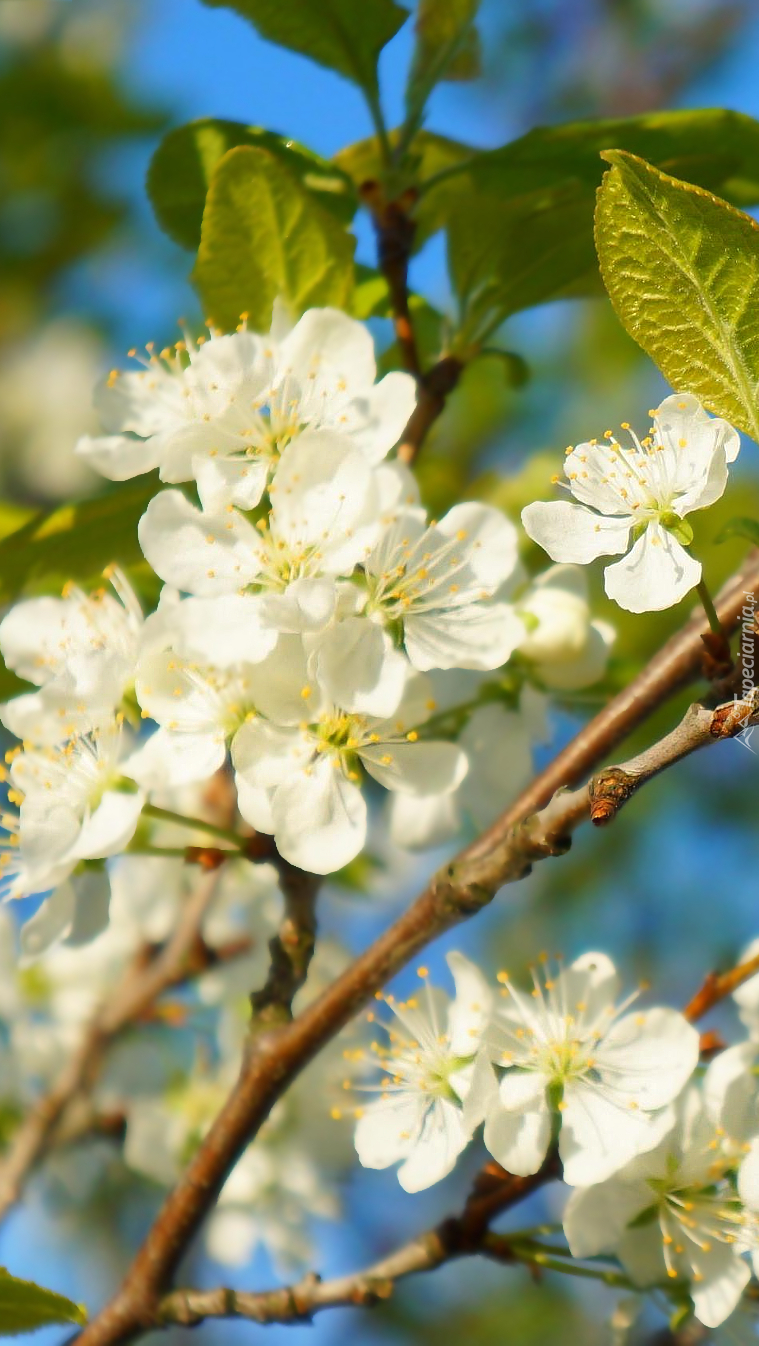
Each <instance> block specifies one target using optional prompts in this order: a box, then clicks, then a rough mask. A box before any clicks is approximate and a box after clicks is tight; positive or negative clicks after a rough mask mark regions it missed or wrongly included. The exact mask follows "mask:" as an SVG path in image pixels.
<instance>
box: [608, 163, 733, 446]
mask: <svg viewBox="0 0 759 1346" xmlns="http://www.w3.org/2000/svg"><path fill="white" fill-rule="evenodd" d="M604 158H605V159H607V160H608V162H609V163H611V164H612V168H611V171H610V172H608V173H607V175H606V177H605V178H604V182H603V186H602V187H601V190H600V192H599V194H598V206H597V210H596V244H597V248H598V256H599V260H600V264H601V273H602V276H603V280H604V284H605V285H606V289H607V291H608V293H609V296H610V298H611V301H612V303H613V305H614V308H615V310H616V312H617V315H618V317H619V319H620V321H621V322H622V325H623V326H624V327H625V328H626V330H627V331H628V332H629V333H630V335H631V336H632V337H633V338H634V339H635V340H636V341H637V342H638V344H639V345H640V346H642V347H643V349H644V350H645V351H646V353H647V354H648V355H650V356H651V359H652V360H655V362H656V363H657V364H658V366H659V368H660V369H661V371H662V373H663V374H664V376H665V378H667V379H668V380H669V382H670V383H671V384H672V387H673V388H675V389H682V390H684V391H687V392H691V393H695V394H696V396H698V397H700V398H701V399H702V401H703V402H704V403H705V404H706V406H707V407H709V409H710V410H712V411H715V412H717V414H718V415H720V416H724V417H726V419H727V420H729V421H731V422H732V423H733V424H734V425H737V426H739V428H740V429H741V430H745V431H746V432H747V433H748V434H750V435H752V436H753V438H754V439H756V440H758V441H759V225H757V224H756V223H755V222H754V220H752V219H751V217H750V216H749V215H744V214H743V212H742V211H739V210H736V209H735V208H734V207H733V206H731V205H729V204H728V203H727V202H726V201H722V200H720V199H719V198H718V197H716V196H712V194H711V193H710V192H706V191H703V190H702V189H701V188H699V187H696V186H694V185H693V184H692V183H688V182H681V181H680V180H679V179H677V178H673V177H670V176H669V175H668V174H666V173H662V172H661V171H660V170H658V169H656V168H653V167H652V166H651V164H648V163H646V162H645V161H644V160H643V159H639V158H637V157H636V156H634V155H631V154H625V153H621V152H620V151H617V150H612V151H609V152H607V153H606V154H605V155H604Z"/></svg>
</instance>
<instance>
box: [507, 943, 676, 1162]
mask: <svg viewBox="0 0 759 1346" xmlns="http://www.w3.org/2000/svg"><path fill="white" fill-rule="evenodd" d="M499 980H501V981H502V983H503V986H504V991H505V994H506V997H507V1003H506V1004H505V1006H504V1007H503V1008H502V1009H501V1010H500V1012H499V1013H498V1014H497V1015H496V1017H495V1020H494V1023H493V1026H492V1028H491V1031H490V1036H489V1040H488V1044H487V1047H486V1051H487V1052H488V1054H489V1055H490V1057H491V1060H492V1061H493V1062H494V1063H495V1064H496V1065H497V1066H498V1067H499V1070H500V1071H501V1072H502V1075H501V1079H500V1082H499V1083H497V1084H496V1081H495V1077H493V1079H492V1081H491V1085H490V1090H489V1097H487V1098H486V1099H485V1101H484V1102H483V1113H484V1115H485V1144H486V1146H487V1148H488V1149H489V1150H490V1153H491V1154H492V1155H493V1157H494V1158H495V1159H497V1160H498V1162H499V1163H500V1164H503V1166H504V1168H507V1169H508V1170H509V1171H510V1172H512V1173H519V1174H528V1173H535V1172H537V1170H538V1169H539V1168H540V1165H541V1163H542V1162H543V1159H544V1158H545V1155H546V1153H547V1151H548V1147H549V1144H550V1142H551V1137H552V1133H553V1131H554V1128H555V1127H558V1126H559V1125H560V1131H559V1154H560V1156H561V1160H562V1163H563V1167H564V1179H565V1181H566V1182H568V1183H569V1184H570V1185H571V1186H579V1185H586V1184H588V1183H597V1182H602V1181H603V1180H604V1179H605V1178H607V1177H608V1176H609V1175H610V1174H611V1173H613V1172H615V1170H617V1169H619V1168H620V1167H621V1166H622V1165H623V1164H624V1163H626V1162H627V1160H628V1159H631V1158H632V1156H633V1155H636V1154H640V1153H641V1152H643V1151H645V1150H648V1149H651V1148H652V1147H653V1146H654V1145H656V1143H657V1142H658V1140H659V1139H660V1138H661V1136H662V1134H663V1133H664V1132H665V1131H666V1130H667V1129H668V1128H669V1126H670V1125H671V1112H670V1111H669V1110H668V1107H667V1105H668V1104H670V1103H671V1102H672V1100H673V1099H674V1098H676V1096H677V1095H678V1094H679V1093H680V1091H681V1090H682V1089H683V1087H684V1085H685V1084H686V1082H687V1080H688V1079H689V1077H690V1075H691V1074H692V1073H693V1070H694V1069H695V1067H696V1064H697V1062H698V1054H699V1036H698V1033H697V1032H696V1030H695V1029H694V1028H693V1027H692V1025H691V1024H689V1023H688V1022H687V1020H686V1019H685V1018H684V1017H683V1015H682V1014H679V1013H678V1012H677V1011H676V1010H671V1009H660V1008H657V1009H650V1010H644V1011H642V1012H633V1013H626V1011H627V1010H628V1008H629V1006H630V1004H631V1003H632V1001H633V1000H635V999H636V995H632V996H630V997H628V999H627V1000H625V1001H622V1003H621V1004H619V1005H617V1004H616V1000H617V996H618V993H619V979H618V977H617V974H616V972H615V969H614V965H613V964H612V962H611V961H610V959H609V958H607V957H606V955H605V954H601V953H587V954H583V955H582V957H580V958H577V959H575V961H574V962H573V963H571V964H570V965H569V967H567V968H563V969H561V970H560V971H559V972H558V973H557V975H556V976H552V975H550V973H548V972H547V971H546V972H544V974H543V976H542V978H541V975H540V974H539V973H538V971H537V970H536V971H534V972H533V990H532V993H530V992H523V991H520V990H517V988H516V987H515V986H514V985H513V984H512V982H511V979H510V978H509V977H508V976H507V975H506V974H505V973H502V974H499Z"/></svg>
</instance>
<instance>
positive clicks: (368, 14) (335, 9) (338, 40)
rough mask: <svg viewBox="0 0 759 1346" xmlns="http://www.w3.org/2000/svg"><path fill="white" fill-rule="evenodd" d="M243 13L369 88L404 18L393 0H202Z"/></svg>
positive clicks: (282, 41)
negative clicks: (385, 49)
mask: <svg viewBox="0 0 759 1346" xmlns="http://www.w3.org/2000/svg"><path fill="white" fill-rule="evenodd" d="M203 3H204V4H205V5H208V6H209V8H211V9H218V8H221V7H225V8H227V9H233V10H235V12H236V13H237V14H241V15H242V17H243V18H244V19H249V20H250V22H251V23H252V24H253V25H254V27H255V28H257V29H258V32H259V33H260V34H261V36H262V37H265V38H267V39H268V40H269V42H276V43H277V44H278V45H279V46H280V47H289V48H290V50H291V51H297V52H300V53H301V55H302V56H308V57H310V59H311V60H312V61H317V62H318V64H319V65H325V66H327V67H328V68H329V69H330V70H336V71H337V72H338V74H340V75H344V76H345V78H346V79H349V80H352V81H353V83H354V84H358V85H359V86H360V87H361V88H362V89H365V90H368V91H369V92H370V93H376V90H377V60H378V58H379V54H380V52H381V50H382V48H383V47H384V46H385V45H386V44H387V43H388V42H389V41H390V39H391V38H392V37H395V34H396V33H397V32H398V29H399V28H401V27H402V25H403V24H404V23H405V22H406V19H407V18H408V10H407V9H402V8H401V6H400V5H396V4H395V0H360V3H358V0H319V3H318V4H315V3H314V0H203Z"/></svg>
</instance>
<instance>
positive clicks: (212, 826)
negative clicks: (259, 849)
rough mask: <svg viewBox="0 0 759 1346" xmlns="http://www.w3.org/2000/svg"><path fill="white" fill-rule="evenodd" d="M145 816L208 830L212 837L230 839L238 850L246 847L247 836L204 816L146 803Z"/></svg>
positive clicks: (143, 812) (143, 811)
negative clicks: (239, 834)
mask: <svg viewBox="0 0 759 1346" xmlns="http://www.w3.org/2000/svg"><path fill="white" fill-rule="evenodd" d="M142 816H143V817H144V818H154V819H155V821H156V822H161V823H176V824H177V826H178V827H191V828H193V829H194V830H196V831H198V832H207V833H208V835H209V836H210V837H219V838H220V840H221V841H228V842H229V844H230V845H231V846H234V847H236V849H237V850H238V851H241V850H243V849H244V848H245V837H240V836H238V835H237V833H236V832H233V831H232V830H231V829H230V828H228V827H217V826H216V823H207V822H206V821H205V820H204V819H203V818H193V817H191V816H189V815H188V814H184V813H174V812H173V811H172V810H171V809H160V808H158V805H157V804H146V805H145V807H144V809H143V810H142Z"/></svg>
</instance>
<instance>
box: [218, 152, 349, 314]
mask: <svg viewBox="0 0 759 1346" xmlns="http://www.w3.org/2000/svg"><path fill="white" fill-rule="evenodd" d="M354 248H355V239H354V238H353V236H352V235H350V234H347V233H346V232H345V230H344V229H343V227H342V225H341V224H340V223H339V222H338V221H337V220H336V219H335V217H334V215H331V214H330V213H329V212H328V211H326V210H324V209H323V208H322V207H321V206H320V205H318V203H317V202H316V201H315V200H314V198H313V196H312V195H311V194H310V193H309V192H308V191H306V190H305V188H304V187H303V186H302V184H301V183H300V182H299V181H298V179H297V178H296V177H294V176H293V174H292V173H290V172H288V170H287V169H286V168H284V167H283V165H282V163H281V162H280V161H279V160H278V159H276V158H275V157H274V155H272V154H268V153H267V152H266V151H265V150H261V149H250V148H247V147H245V146H241V147H239V148H238V149H233V150H229V152H228V153H227V154H225V155H224V157H223V159H221V161H220V162H219V165H218V167H217V169H216V171H215V173H214V175H213V178H212V180H211V186H210V189H209V192H208V198H207V201H206V208H205V213H204V215H203V229H202V233H201V240H200V249H199V251H198V260H197V263H196V265H195V270H194V272H193V280H194V281H195V283H196V285H197V287H198V289H199V291H200V294H201V296H202V299H203V303H204V305H205V307H206V310H207V312H208V313H209V314H210V317H211V319H212V321H213V322H214V323H216V324H218V326H220V327H222V328H224V329H226V330H230V329H232V328H234V327H235V326H236V325H237V323H238V321H239V318H240V314H241V313H243V312H247V313H248V314H249V316H250V320H251V325H252V326H253V327H254V328H255V330H256V331H266V329H267V328H268V326H269V323H270V322H271V314H272V305H273V302H274V300H275V299H276V298H278V297H279V298H281V299H283V300H284V301H285V302H286V303H287V304H288V306H289V307H290V309H291V310H292V313H293V315H294V316H297V315H300V314H301V313H302V312H303V311H304V309H307V308H310V307H313V306H314V305H323V304H325V305H326V304H334V305H335V306H336V307H337V308H349V307H350V302H351V296H352V291H353V275H354V269H353V251H354Z"/></svg>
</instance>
